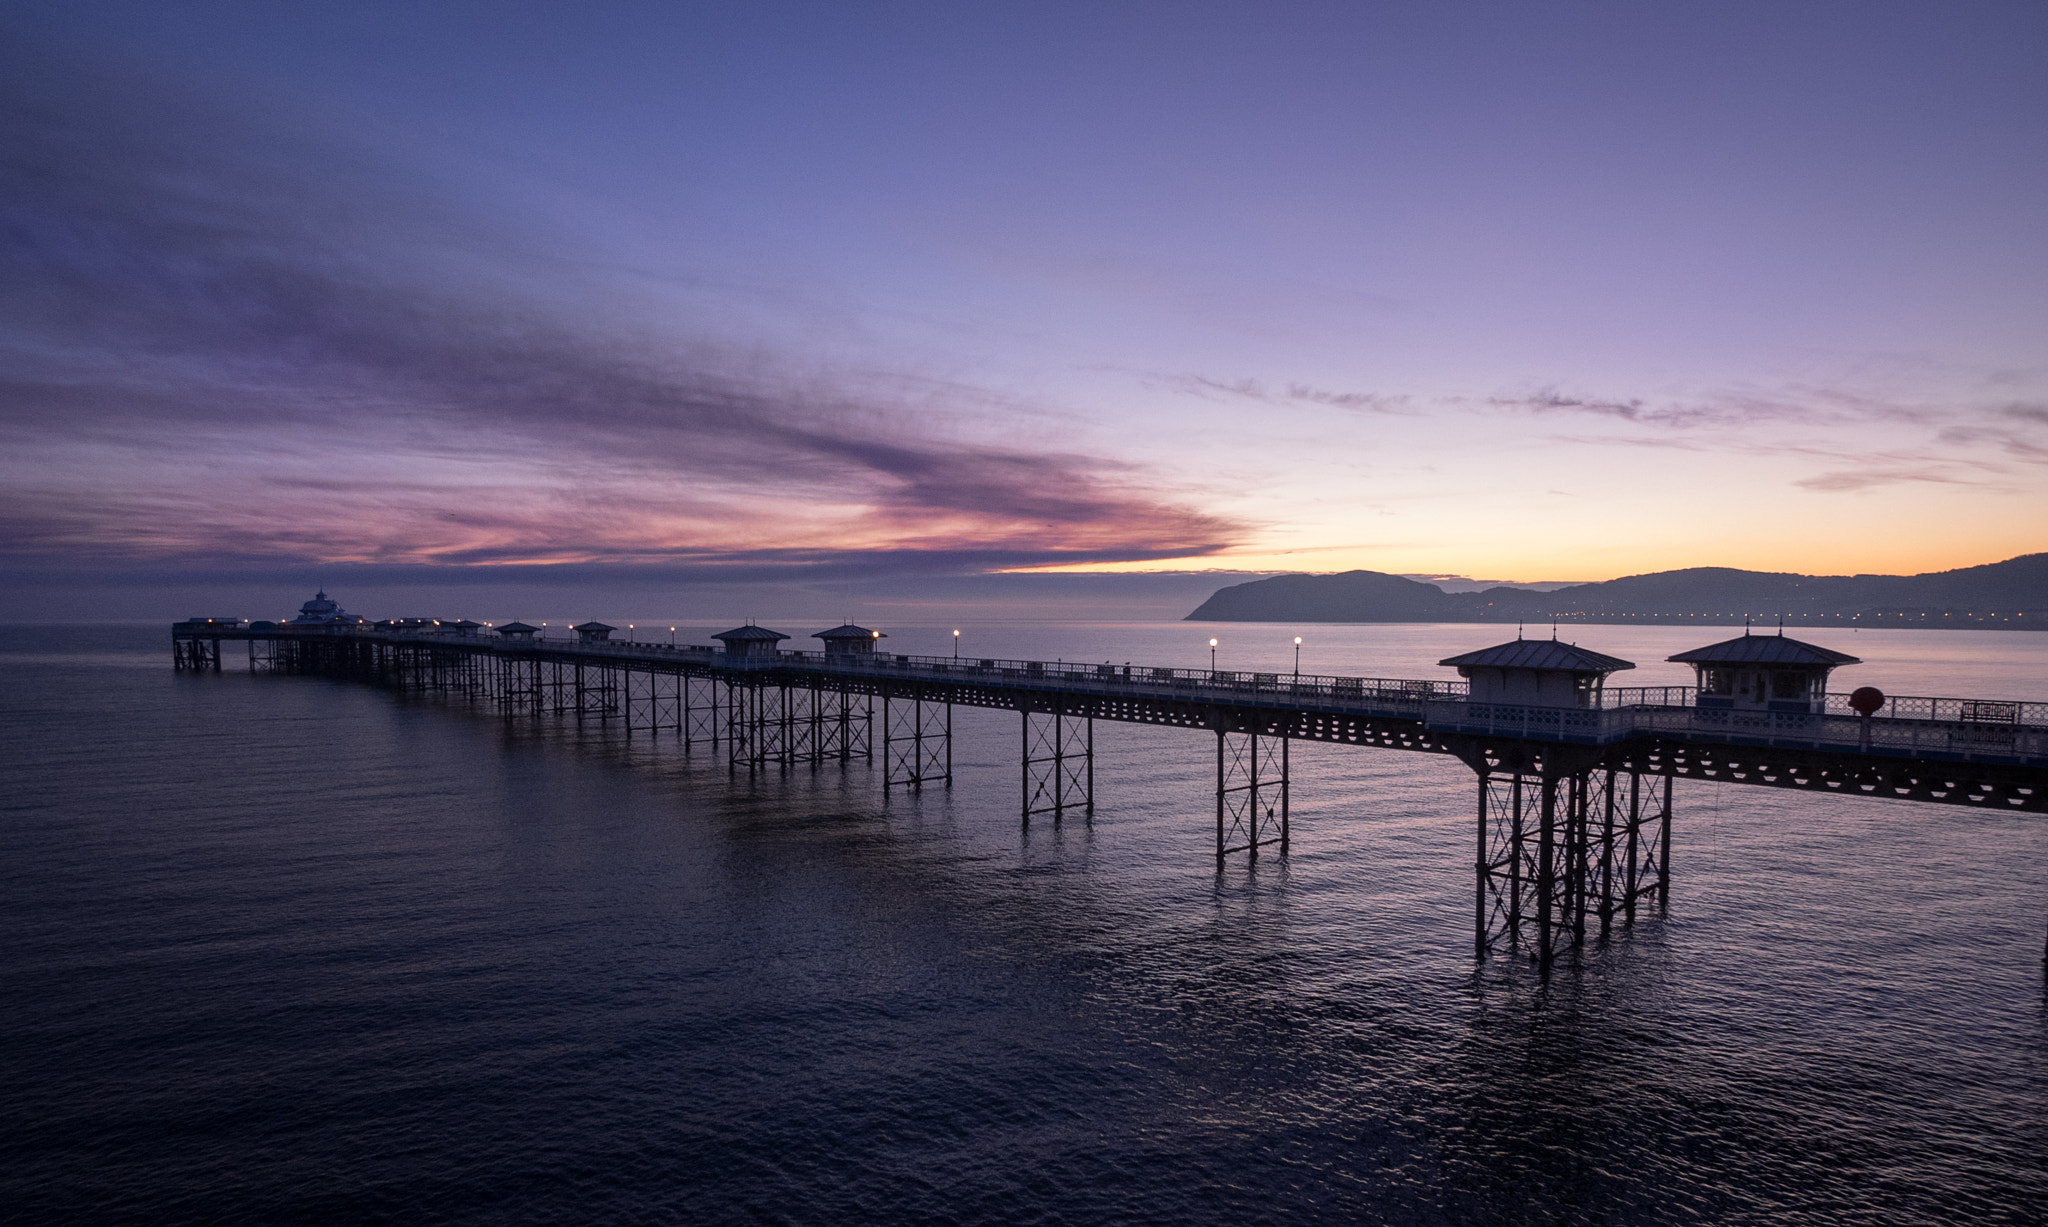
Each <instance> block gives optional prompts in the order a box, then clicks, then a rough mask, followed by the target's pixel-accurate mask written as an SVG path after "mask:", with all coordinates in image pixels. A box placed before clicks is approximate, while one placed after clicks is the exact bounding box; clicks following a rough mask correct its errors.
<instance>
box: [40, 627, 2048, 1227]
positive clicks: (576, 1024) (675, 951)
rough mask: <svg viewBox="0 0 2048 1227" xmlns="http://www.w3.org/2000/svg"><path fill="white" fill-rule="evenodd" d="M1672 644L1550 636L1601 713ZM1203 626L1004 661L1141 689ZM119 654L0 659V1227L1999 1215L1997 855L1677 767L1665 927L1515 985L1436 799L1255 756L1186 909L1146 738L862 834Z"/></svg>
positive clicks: (2025, 1163)
mask: <svg viewBox="0 0 2048 1227" xmlns="http://www.w3.org/2000/svg"><path fill="white" fill-rule="evenodd" d="M997 629H999V628H983V629H982V630H979V631H977V632H976V633H979V634H986V635H989V636H993V635H994V634H995V633H996V630H997ZM1282 629H1283V628H1278V627H1275V628H1272V633H1271V634H1270V636H1269V637H1270V638H1271V639H1272V640H1273V641H1274V643H1275V645H1277V646H1276V647H1275V649H1274V651H1273V652H1271V653H1269V654H1268V655H1266V656H1265V657H1257V656H1255V655H1254V654H1253V652H1254V650H1253V648H1252V646H1250V645H1251V644H1252V642H1253V641H1254V639H1255V637H1256V636H1257V635H1264V634H1266V633H1267V632H1266V629H1265V628H1260V627H1253V628H1243V627H1239V628H1230V634H1231V635H1242V636H1243V637H1244V639H1245V641H1246V644H1247V646H1246V647H1245V648H1244V649H1242V650H1243V651H1245V652H1246V654H1247V657H1246V659H1244V660H1243V661H1241V662H1239V661H1227V662H1226V664H1227V665H1236V666H1237V667H1243V668H1274V667H1285V666H1286V663H1287V662H1286V661H1285V660H1284V659H1283V658H1282V656H1281V651H1282V649H1283V648H1284V650H1285V651H1286V653H1288V654H1290V655H1291V642H1290V641H1291V637H1292V635H1293V634H1295V633H1298V631H1297V628H1284V629H1285V632H1286V633H1285V635H1284V636H1283V635H1281V634H1280V633H1279V632H1280V631H1281V630H1282ZM948 630H950V628H946V629H933V630H932V638H933V640H934V642H933V644H931V645H925V644H921V643H918V642H914V641H915V640H916V638H917V636H918V635H919V634H920V633H922V632H921V631H920V630H919V629H918V628H910V629H909V630H907V631H905V632H903V633H901V634H900V635H899V634H898V633H897V631H896V630H895V629H894V628H892V636H895V638H892V644H894V645H896V646H900V647H901V648H902V649H903V650H911V651H922V650H942V651H943V650H950V648H949V646H947V647H941V646H939V643H938V640H939V638H940V637H941V636H943V637H944V638H945V639H947V640H950V635H949V634H948V633H947V631H948ZM1684 630H1685V628H1579V635H1580V637H1581V640H1582V641H1583V642H1587V643H1589V645H1591V646H1597V647H1599V648H1600V650H1602V651H1609V652H1616V653H1618V654H1620V655H1623V656H1625V657H1628V658H1630V659H1634V660H1637V661H1638V662H1639V663H1643V665H1644V668H1643V670H1642V672H1643V673H1649V672H1650V664H1649V662H1651V661H1654V660H1661V657H1662V656H1664V655H1669V654H1670V652H1672V651H1676V650H1679V649H1680V648H1683V647H1686V646H1695V641H1698V642H1704V641H1705V639H1704V638H1702V637H1701V636H1699V635H1690V636H1686V635H1684V634H1683V632H1684ZM1596 632H1597V633H1598V638H1597V639H1596V638H1595V635H1596ZM1212 633H1218V630H1217V628H1210V627H1193V626H1190V625H1172V626H1166V627H1105V626H1080V627H1069V628H1058V627H1052V628H1047V627H1036V628H1028V629H1026V628H1017V629H1016V633H1015V634H1014V635H1012V636H1011V640H1012V641H1013V642H1016V647H1015V648H1014V649H1012V650H1013V651H1014V654H1016V655H1043V656H1046V657H1050V658H1057V657H1059V656H1061V655H1063V654H1065V655H1069V656H1070V658H1071V656H1079V657H1081V658H1083V659H1091V658H1095V657H1098V656H1100V657H1103V658H1113V659H1115V660H1116V661H1117V662H1118V663H1121V662H1122V661H1123V660H1124V659H1134V660H1142V661H1158V662H1160V663H1167V664H1175V663H1190V661H1193V660H1194V657H1195V656H1196V655H1198V654H1199V653H1206V650H1207V649H1206V640H1207V637H1208V635H1209V634H1212ZM1299 633H1304V634H1305V636H1308V635H1313V636H1314V638H1312V639H1311V650H1313V651H1320V652H1324V653H1326V654H1327V656H1326V658H1321V659H1318V660H1317V661H1316V663H1315V666H1314V667H1315V668H1317V669H1318V670H1325V671H1337V672H1353V671H1355V672H1377V673H1394V674H1403V673H1405V674H1410V675H1421V676H1432V675H1434V674H1435V673H1436V672H1437V671H1436V670H1434V669H1433V667H1431V665H1430V662H1433V660H1434V659H1436V658H1437V656H1438V655H1442V654H1448V652H1450V651H1452V650H1456V649H1458V648H1462V647H1468V646H1474V645H1477V644H1482V643H1485V642H1491V641H1492V640H1493V639H1494V638H1497V637H1498V632H1497V629H1496V628H1488V627H1455V628H1445V627H1435V628H1426V627H1391V628H1389V627H1330V628H1314V629H1312V630H1311V631H1309V632H1299ZM1033 636H1037V637H1038V638H1037V639H1036V640H1033V638H1032V637H1033ZM1219 637H1223V636H1222V635H1220V634H1219ZM1814 638H1816V639H1819V640H1821V641H1823V642H1829V643H1830V645H1831V646H1843V645H1842V644H1840V643H1836V642H1835V641H1834V640H1831V639H1828V638H1826V637H1824V636H1820V635H1816V636H1814ZM1857 638H1858V639H1859V640H1869V639H1871V638H1873V636H1870V635H1864V636H1859V637H1857ZM162 639H163V633H162V631H161V629H160V628H150V629H147V630H137V631H132V632H130V631H101V632H75V631H74V632H65V633H50V634H47V635H45V636H43V638H42V641H41V642H39V643H35V644H31V645H29V648H28V650H26V651H14V652H12V653H9V654H4V655H0V711H4V712H5V718H6V722H7V723H6V728H7V736H8V742H9V747H10V749H9V753H8V754H7V755H6V756H5V758H4V760H0V785H4V791H0V805H4V807H5V825H4V828H0V830H4V839H5V844H4V849H0V850H4V854H5V855H4V858H0V874H4V875H5V877H6V886H5V890H4V891H0V915H4V917H5V919H6V924H5V929H4V932H0V936H4V938H5V941H4V944H0V967H4V971H5V982H6V983H7V984H8V986H9V989H10V992H9V997H10V1011H9V1013H10V1024H11V1025H10V1030H9V1032H8V1034H7V1036H6V1038H5V1039H4V1040H0V1046H4V1047H0V1054H4V1055H0V1078H4V1079H5V1084H6V1085H7V1086H8V1087H9V1094H8V1095H7V1096H6V1097H5V1098H4V1099H0V1104H4V1106H0V1114H4V1117H0V1119H4V1124H5V1126H6V1129H7V1134H8V1136H9V1137H10V1139H13V1140H14V1141H13V1145H12V1147H11V1149H12V1151H13V1153H12V1155H11V1156H10V1162H9V1164H8V1165H7V1167H6V1169H5V1171H4V1173H0V1195H4V1196H5V1204H7V1205H9V1206H10V1207H18V1208H19V1209H18V1210H17V1213H19V1214H21V1215H23V1216H24V1217H25V1218H27V1219H31V1220H34V1219H43V1220H50V1219H57V1218H63V1217H79V1218H90V1219H94V1220H102V1221H105V1220H121V1219H128V1220H136V1221H143V1220H146V1221H150V1222H166V1221H170V1222H178V1221H194V1222H196V1221H209V1222H211V1221H218V1220H220V1219H224V1218H243V1219H248V1220H252V1221H274V1220H282V1219H306V1218H315V1217H326V1218H335V1219H344V1218H345V1219H349V1220H352V1221H360V1220H374V1219H380V1218H382V1219H405V1220H409V1221H410V1220H418V1219H423V1218H424V1219H434V1220H437V1221H450V1220H456V1221H466V1220H475V1221H501V1220H505V1219H520V1220H529V1219H531V1220H561V1219H599V1218H601V1219H619V1218H673V1219H684V1220H688V1221H692V1222H700V1221H701V1222H717V1221H754V1220H768V1221H797V1222H860V1221H874V1222H891V1223H895V1222H918V1221H934V1222H937V1221H945V1222H961V1221H1000V1222H1011V1221H1017V1220H1031V1219H1035V1220H1041V1221H1053V1222H1099V1221H1105V1220H1125V1221H1159V1222H1186V1221H1205V1220H1225V1219H1228V1220H1232V1221H1242V1220H1252V1221H1264V1220H1266V1219H1282V1218H1285V1219H1311V1220H1332V1221H1350V1220H1353V1219H1365V1220H1387V1221H1420V1222H1438V1221H1449V1222H1496V1221H1507V1222H1546V1223H1547V1222H1557V1221H1598V1222H1623V1221H1625V1222H1663V1221H1679V1220H1686V1219H1697V1218H1707V1219H1711V1220H1714V1221H1736V1222H1744V1221H1753V1222H1764V1221H1770V1222H1781V1221H1794V1222H1797V1221H1811V1222H1816V1223H1818V1222H1829V1223H1833V1222H1843V1221H1852V1222H1853V1221H1887V1222H1906V1221H1927V1220H1932V1219H1945V1218H1966V1219H1976V1218H1982V1219H1990V1220H2000V1219H2003V1220H2007V1221H2020V1220H2025V1219H2028V1218H2030V1217H2037V1216H2038V1214H2039V1207H2040V1206H2041V1205H2043V1204H2048V1139H2044V1137H2043V1124H2042V1122H2043V1121H2044V1120H2048V1043H2044V1037H2048V1005H2044V995H2043V987H2042V967H2041V955H2042V940H2043V927H2044V925H2048V908H2044V900H2048V889H2044V881H2048V875H2044V873H2043V870H2044V869H2048V838H2044V834H2043V830H2042V824H2041V821H2040V820H2039V819H2038V818H2021V817H2016V816H2014V815H2010V814H1989V813H1978V812H1972V811H1964V810H1949V809H1946V808H1940V807H1933V806H1914V805H1910V804H1906V803H1900V802H1885V801H1867V800H1857V799H1847V798H1839V797H1816V796H1806V795H1801V794H1793V793H1785V794H1779V793H1775V792H1773V791H1770V790H1766V789H1746V788H1741V787H1736V786H1728V785H1714V784H1702V783H1695V782H1691V781H1681V782H1680V784H1679V788H1678V811H1677V813H1678V818H1677V823H1676V826H1675V829H1674V847H1673V868H1674V888H1673V893H1672V902H1671V910H1670V914H1669V915H1668V916H1664V917H1657V916H1656V915H1654V913H1652V914H1650V915H1648V916H1646V917H1644V918H1643V919H1641V920H1639V921H1638V923H1637V924H1636V926H1635V927H1634V929H1633V930H1632V931H1626V932H1624V931H1619V930H1618V931H1617V932H1616V933H1615V934H1613V935H1612V936H1611V937H1609V938H1608V939H1607V940H1605V941H1598V942H1594V943H1592V944H1591V945H1589V947H1588V949H1587V950H1585V951H1584V952H1583V953H1582V954H1581V955H1579V956H1577V957H1575V958H1571V959H1567V960H1566V961H1565V962H1563V963H1562V964H1560V966H1559V967H1558V968H1557V969H1556V970H1555V971H1554V972H1553V973H1552V974H1551V975H1550V976H1549V977H1548V978H1547V979H1546V978H1544V977H1542V976H1540V975H1539V974H1537V972H1536V971H1535V969H1534V968H1532V967H1531V966H1529V965H1528V964H1526V963H1524V962H1522V961H1520V960H1517V959H1513V958H1497V959H1494V960H1491V961H1489V962H1487V963H1485V964H1483V965H1476V966H1475V964H1474V963H1473V962H1472V961H1471V959H1470V956H1469V943H1470V935H1469V929H1468V926H1469V925H1470V907H1471V895H1470V873H1471V868H1470V859H1471V850H1470V842H1469V841H1470V838H1471V825H1470V823H1471V816H1470V813H1469V807H1470V805H1471V779H1470V776H1469V774H1468V773H1467V772H1466V771H1465V769H1464V768H1463V767H1461V766H1460V765H1458V764H1456V763H1455V762H1450V761H1444V760H1439V759H1436V758H1432V757H1428V756H1419V755H1403V754H1400V753H1396V752H1390V751H1375V750H1358V749H1348V748H1341V747H1333V746H1321V745H1306V746H1298V747H1296V750H1295V755H1294V764H1295V785H1294V790H1293V794H1294V809H1295V826H1294V830H1295V853H1294V855H1293V856H1291V857H1290V858H1288V859H1287V860H1285V861H1281V860H1280V859H1279V858H1276V857H1271V856H1268V857H1266V858H1263V859H1261V860H1260V861H1259V862H1258V864H1257V865H1256V866H1252V865H1249V864H1246V863H1244V862H1242V861H1241V860H1234V861H1233V863H1232V864H1231V865H1230V866H1229V867H1228V868H1227V869H1226V870H1225V872H1223V873H1222V874H1220V875H1219V874H1217V873H1215V872H1214V868H1213V858H1212V856H1211V855H1210V849H1211V843H1210V841H1211V840H1212V839H1213V831H1214V828H1213V802H1212V800H1211V798H1210V796H1209V794H1208V791H1207V790H1208V788H1209V787H1210V783H1211V781H1210V779H1209V776H1208V772H1210V771H1213V758H1212V757H1209V756H1210V755H1212V754H1213V747H1212V746H1211V745H1210V744H1209V743H1208V742H1207V741H1205V740H1204V739H1203V738H1201V737H1200V736H1194V735H1189V734H1187V733H1185V732H1180V731H1175V730H1163V729H1149V728H1139V727H1122V726H1109V725H1104V726H1099V727H1098V730H1097V734H1096V740H1097V748H1098V764H1097V769H1096V770H1097V787H1098V801H1099V805H1098V812H1097V814H1096V817H1095V819H1094V821H1093V822H1092V823H1084V822H1080V821H1077V820H1073V819H1069V820H1068V821H1067V822H1066V823H1065V824H1063V825H1061V826H1058V827H1054V826H1052V825H1050V824H1048V823H1046V822H1044V821H1040V822H1038V823H1036V824H1035V825H1033V826H1032V828H1031V829H1030V830H1029V831H1023V830H1020V829H1019V823H1018V821H1017V815H1016V813H1015V809H1014V806H1015V803H1016V801H1015V799H1016V784H1017V774H1016V773H1017V764H1016V760H1015V754H1016V726H1015V717H1014V716H1007V717H1006V716H1003V715H1001V714H998V713H992V712H967V711H962V712H961V713H959V715H958V721H957V728H958V732H959V740H958V744H957V746H956V754H955V765H956V773H957V781H956V784H955V786H954V787H953V788H952V789H950V790H946V789H928V790H927V791H926V792H924V793H923V794H922V795H919V796H906V795H905V794H903V793H901V792H898V793H896V794H894V795H891V796H888V797H886V798H885V797H884V796H883V795H882V793H881V790H880V787H879V780H878V778H877V777H878V769H875V768H870V767H868V766H866V765H861V764H856V765H854V766H851V767H847V768H841V767H839V766H837V765H834V766H831V767H828V768H822V769H818V770H812V769H810V768H800V769H797V770H794V771H791V772H788V773H786V774H784V773H779V772H778V773H773V774H770V775H768V776H765V777H758V778H755V779H752V780H749V779H748V778H747V777H746V776H745V775H744V774H742V775H740V776H738V777H737V778H735V777H732V776H730V775H729V774H728V772H727V771H726V769H725V767H724V765H723V764H722V762H720V761H718V760H717V759H716V758H715V757H714V756H711V755H707V754H704V753H703V752H702V751H701V750H700V751H699V752H698V753H697V754H696V755H695V756H694V757H692V756H686V755H685V754H683V753H682V751H681V750H680V748H679V747H677V746H676V745H675V744H674V741H673V739H672V738H668V739H660V740H656V741H652V742H650V741H649V740H648V739H647V738H645V737H644V736H643V737H640V738H636V739H633V740H631V741H627V740H626V739H624V738H621V737H618V736H615V735H614V736H605V735H603V734H602V733H600V732H599V731H597V730H595V729H594V728H586V729H585V730H584V731H582V732H581V733H579V732H577V731H576V730H575V729H574V728H573V727H569V728H564V727H560V726H557V725H554V724H551V723H544V724H538V725H536V724H533V723H526V722H519V723H514V724H510V725H507V724H506V723H504V722H502V721H500V720H498V719H497V718H495V717H487V716H477V715H472V714H467V713H463V712H460V711H455V710H448V709H442V708H438V707H436V706H434V705H433V704H430V703H416V702H408V701H401V700H397V699H394V698H392V697H390V696H386V695H382V694H378V693H375V692H371V691H367V690H363V689H359V688H355V687H351V686H348V685H343V684H337V683H328V682H324V681H317V680H311V679H269V678H250V677H247V676H244V675H238V674H235V673H232V672H230V673H227V674H223V675H221V676H218V677H212V676H200V677H192V676H174V675H173V674H172V673H171V671H170V669H169V666H168V660H167V656H168V651H167V649H161V648H160V641H161V640H162ZM2042 639H2043V640H2044V641H2048V636H2044V637H2042ZM1183 640H1185V641H1186V642H1185V643H1184V642H1183ZM1019 641H1021V642H1019ZM16 642H17V643H18V644H19V643H21V642H22V641H21V640H19V639H17V640H16ZM1883 642H1884V644H1885V645H1886V648H1887V650H1886V651H1885V652H1882V653H1881V652H1878V651H1876V650H1872V649H1871V648H1869V647H1868V645H1867V643H1864V642H1858V643H1856V644H1854V645H1852V646H1848V648H1847V650H1850V651H1854V652H1856V653H1857V654H1858V655H1862V656H1864V657H1866V659H1868V660H1870V661H1872V664H1871V665H1869V666H1865V668H1867V669H1870V670H1871V671H1872V676H1873V678H1875V676H1876V674H1877V673H1878V672H1879V671H1886V672H1885V680H1880V681H1879V684H1881V685H1885V686H1886V688H1887V689H1896V690H1898V691H1901V692H1907V693H1912V692H1919V693H1957V692H1961V693H1985V694H1992V695H1997V696H2000V697H2020V698H2039V697H2044V694H2048V686H2044V685H2040V684H2038V683H2039V682H2040V680H2041V679H2042V678H2043V677H2044V676H2048V672H2044V670H2043V667H2042V666H2043V663H2044V656H2043V654H2042V649H2041V648H2038V647H2036V646H2035V644H2034V640H2033V639H2032V638H2031V637H2028V636H2018V635H2006V634H1997V633H1985V632H1978V633H1958V634H1951V635H1943V634H1940V633H1936V632H1893V633H1889V634H1887V635H1886V636H1884V637H1883ZM1901 643H1902V644H1903V645H1904V649H1909V650H1899V651H1893V650H1891V649H1892V645H1894V644H1901ZM1190 644H1193V645H1198V648H1199V652H1198V650H1197V647H1190V646H1188V645H1190ZM1226 644H1227V645H1230V646H1234V645H1235V640H1232V639H1226ZM1041 645H1042V646H1041ZM1060 645H1076V646H1073V647H1070V648H1069V647H1063V646H1060ZM990 650H992V649H990ZM1228 650H1229V647H1226V651H1228ZM1432 653H1434V654H1435V655H1432ZM124 654H128V655H124ZM108 661H116V662H119V661H127V662H128V663H129V664H130V665H131V666H132V667H128V668H118V667H111V666H110V665H109V664H107V663H105V662H108ZM1194 663H1205V662H1201V661H1196V662H1194ZM1307 663H1308V662H1307V660H1306V659H1305V661H1304V666H1305V667H1307ZM1381 664H1385V665H1388V666H1390V667H1385V668H1374V667H1369V666H1374V665H1381ZM1892 679H1897V680H1892ZM1945 679H1952V680H1954V682H1955V684H1953V685H1949V684H1946V680H1945ZM1644 680H1646V681H1647V680H1651V679H1649V678H1645V679H1644ZM1858 680H1861V679H1858ZM1937 682H1940V683H1942V684H1935V683H1937Z"/></svg>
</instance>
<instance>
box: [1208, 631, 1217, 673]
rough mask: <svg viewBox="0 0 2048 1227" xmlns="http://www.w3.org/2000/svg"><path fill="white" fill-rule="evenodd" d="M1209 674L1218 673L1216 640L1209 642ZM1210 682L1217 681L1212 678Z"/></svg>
mask: <svg viewBox="0 0 2048 1227" xmlns="http://www.w3.org/2000/svg"><path fill="white" fill-rule="evenodd" d="M1209 672H1211V673H1214V672H1216V641H1215V640H1214V639H1211V640H1210V641H1209ZM1209 680H1211V681H1214V680H1215V679H1214V678H1211V679H1209Z"/></svg>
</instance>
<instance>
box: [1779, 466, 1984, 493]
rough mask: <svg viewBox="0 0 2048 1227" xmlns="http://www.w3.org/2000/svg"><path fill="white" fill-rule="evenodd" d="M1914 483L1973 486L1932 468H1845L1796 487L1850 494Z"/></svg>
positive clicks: (1807, 479)
mask: <svg viewBox="0 0 2048 1227" xmlns="http://www.w3.org/2000/svg"><path fill="white" fill-rule="evenodd" d="M1911 482H1930V483H1933V484H1936V485H1945V486H1955V485H1969V484H1971V483H1969V482H1966V481H1964V480H1963V479H1961V478H1958V477H1955V476H1952V475H1950V474H1948V473H1943V472H1938V471H1935V470H1930V469H1844V470H1840V471H1837V472H1833V473H1822V474H1820V475H1819V476H1816V477H1805V478H1801V479H1800V480H1798V481H1795V482H1793V483H1792V484H1793V485H1795V486H1798V487H1799V488H1800V489H1802V490H1812V491H1814V492H1815V493H1817V494H1846V493H1851V492H1854V491H1857V490H1868V489H1871V488H1872V487H1874V486H1894V485H1900V484H1905V483H1911Z"/></svg>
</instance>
